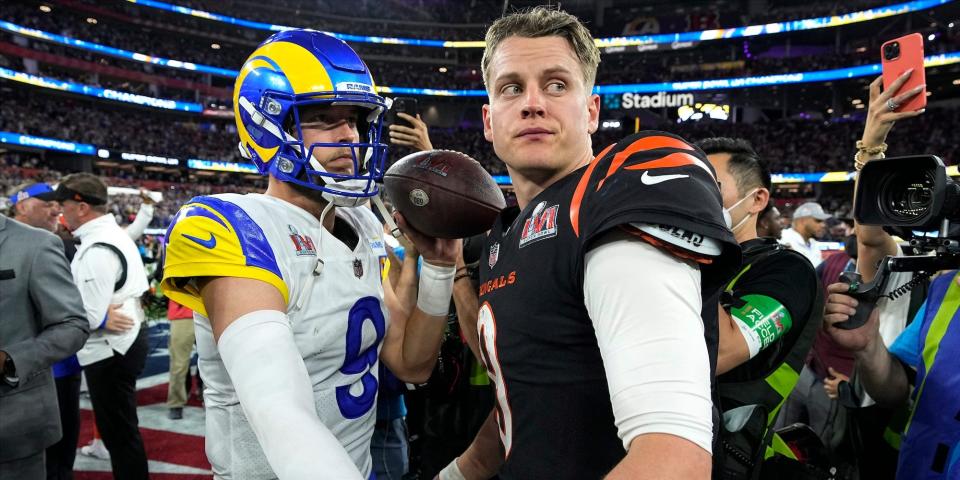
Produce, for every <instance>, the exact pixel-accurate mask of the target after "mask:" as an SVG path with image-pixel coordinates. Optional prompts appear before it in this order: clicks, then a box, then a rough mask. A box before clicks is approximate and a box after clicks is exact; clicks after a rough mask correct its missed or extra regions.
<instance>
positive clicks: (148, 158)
mask: <svg viewBox="0 0 960 480" xmlns="http://www.w3.org/2000/svg"><path fill="white" fill-rule="evenodd" d="M120 158H121V159H123V160H126V161H128V162H143V163H156V164H158V165H180V160H178V159H176V158H169V157H161V156H159V155H144V154H142V153H130V152H122V153H120Z"/></svg>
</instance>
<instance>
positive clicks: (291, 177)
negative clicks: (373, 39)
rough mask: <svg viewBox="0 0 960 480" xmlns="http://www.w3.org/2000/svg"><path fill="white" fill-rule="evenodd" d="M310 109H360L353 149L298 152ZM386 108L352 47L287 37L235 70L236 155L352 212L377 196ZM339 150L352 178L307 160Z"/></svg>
mask: <svg viewBox="0 0 960 480" xmlns="http://www.w3.org/2000/svg"><path fill="white" fill-rule="evenodd" d="M317 104H328V105H352V106H356V107H360V109H361V110H362V112H363V113H361V115H360V120H359V122H358V130H359V131H360V142H358V143H315V144H312V145H304V144H303V142H302V141H301V140H300V139H302V138H303V131H302V129H301V127H300V109H301V108H302V107H304V106H308V105H317ZM388 108H389V105H388V103H387V100H386V99H385V98H384V97H381V96H379V95H377V93H376V88H375V85H374V82H373V77H372V76H371V75H370V70H369V69H368V68H367V65H366V64H365V63H364V62H363V60H361V59H360V57H359V56H358V55H357V53H356V52H354V51H353V49H352V48H350V47H349V46H348V45H347V44H346V43H344V42H343V41H341V40H338V39H336V38H334V37H332V36H330V35H327V34H325V33H322V32H318V31H315V30H306V29H295V30H286V31H283V32H280V33H277V34H274V35H272V36H271V37H270V38H268V39H267V40H266V41H265V42H263V43H262V44H260V46H259V47H257V49H256V50H255V51H254V52H253V53H252V54H251V55H250V57H249V58H248V59H247V61H246V62H245V63H244V64H243V68H241V69H240V74H239V75H238V76H237V81H236V84H235V85H234V91H233V110H234V116H235V118H236V122H237V132H238V133H239V135H240V153H241V155H243V156H244V157H245V158H248V159H251V160H253V163H254V164H256V166H257V169H258V170H259V171H260V173H261V174H263V175H267V174H269V175H273V176H274V177H276V178H277V179H279V180H281V181H284V182H290V183H294V184H297V185H301V186H304V187H307V188H311V189H314V190H320V191H322V192H323V196H324V198H326V199H327V200H328V201H331V202H333V203H334V204H336V205H340V206H353V205H356V204H358V203H360V202H362V201H363V200H364V199H365V198H367V197H371V196H374V195H376V194H377V193H378V185H377V182H379V181H381V180H382V178H383V171H384V163H385V160H386V153H387V145H386V144H384V143H382V142H381V134H382V130H383V113H384V112H385V111H386V110H387V109H388ZM364 114H365V115H366V116H364ZM291 132H293V133H295V134H296V135H292V134H291ZM344 147H348V148H349V149H350V151H351V155H352V157H353V165H354V170H353V174H339V173H332V172H327V171H326V170H324V168H323V166H322V165H321V164H320V162H319V161H317V160H316V159H314V157H313V151H314V149H315V148H344Z"/></svg>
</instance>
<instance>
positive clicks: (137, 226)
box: [126, 203, 154, 242]
mask: <svg viewBox="0 0 960 480" xmlns="http://www.w3.org/2000/svg"><path fill="white" fill-rule="evenodd" d="M153 211H154V207H153V205H149V204H146V203H141V204H140V210H137V216H136V217H135V218H134V219H133V223H131V224H130V225H127V228H126V230H127V235H129V236H130V238H131V239H132V240H133V241H134V242H136V241H137V239H139V238H140V236H141V235H143V231H144V230H146V229H147V226H149V225H150V220H153Z"/></svg>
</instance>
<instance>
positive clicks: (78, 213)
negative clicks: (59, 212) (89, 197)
mask: <svg viewBox="0 0 960 480" xmlns="http://www.w3.org/2000/svg"><path fill="white" fill-rule="evenodd" d="M84 205H86V204H83V203H81V202H77V201H74V200H64V201H63V203H62V204H61V206H62V209H63V221H64V222H65V223H66V224H67V228H68V229H70V231H73V230H76V229H77V228H79V227H80V225H82V223H81V222H80V218H81V217H82V216H83V210H84ZM87 208H89V207H87Z"/></svg>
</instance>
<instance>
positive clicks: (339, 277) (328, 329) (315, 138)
mask: <svg viewBox="0 0 960 480" xmlns="http://www.w3.org/2000/svg"><path fill="white" fill-rule="evenodd" d="M233 99H234V113H235V116H236V122H237V129H238V133H239V136H240V150H241V153H242V154H243V155H244V156H245V157H247V158H250V159H251V160H252V161H253V162H254V163H255V164H256V166H257V167H258V169H259V171H260V172H261V173H262V174H269V184H268V185H269V186H268V188H267V191H266V193H265V194H248V195H239V194H222V195H213V196H206V197H197V198H194V199H192V200H191V201H190V202H189V203H187V204H186V205H184V206H183V208H182V209H181V210H180V212H179V213H178V215H177V217H176V218H175V220H174V222H173V223H172V224H171V225H170V227H169V229H168V231H167V236H166V242H167V247H166V252H167V253H166V262H165V265H164V279H163V288H164V291H165V293H166V294H167V295H168V296H169V297H170V298H171V299H173V300H174V301H176V302H179V303H181V304H184V305H186V306H188V307H190V308H192V309H193V310H194V311H195V312H196V313H195V322H196V335H197V349H198V352H199V356H200V360H199V366H200V371H201V376H203V378H204V382H205V385H206V389H205V391H204V400H205V406H206V427H207V447H206V450H207V456H208V457H209V459H210V463H211V465H212V466H213V471H214V475H215V476H216V478H222V479H231V478H235V479H270V478H281V479H306V478H311V479H312V478H330V479H333V478H337V479H339V478H350V479H355V478H356V479H362V478H372V473H371V458H370V438H371V434H372V431H373V427H374V422H375V409H374V407H375V405H376V395H377V385H378V378H377V375H378V361H379V360H381V359H382V360H383V362H384V363H385V365H386V366H387V367H388V368H389V369H390V370H391V371H392V372H394V373H395V374H396V375H397V376H398V377H399V378H401V379H403V380H405V381H408V382H416V383H420V382H423V381H425V380H426V379H427V377H428V376H429V374H430V372H431V370H432V368H433V364H434V361H435V359H436V357H437V352H438V349H439V345H440V338H441V335H442V332H443V329H444V327H445V324H446V322H445V319H446V313H447V309H448V306H449V302H450V296H451V291H452V288H453V275H454V265H455V261H456V258H457V256H458V255H459V251H460V248H461V247H460V243H459V241H458V240H456V241H455V240H438V239H434V238H428V237H425V236H423V235H422V234H419V233H418V232H416V231H415V230H412V229H410V228H408V227H406V224H405V222H404V221H403V218H402V217H398V218H397V220H398V223H400V226H401V227H404V228H403V230H404V232H405V233H406V234H407V235H408V236H409V237H410V238H411V239H412V240H413V241H414V243H415V244H416V246H417V249H418V250H419V251H420V252H421V255H422V257H423V266H422V270H421V274H420V280H419V282H420V283H419V294H418V297H417V299H416V305H403V304H402V303H403V302H400V301H398V300H397V297H396V296H395V295H393V293H392V290H391V288H390V285H389V282H383V283H382V282H381V275H380V262H381V260H382V259H383V258H385V257H386V252H385V250H384V241H383V229H382V226H381V225H380V223H379V221H378V220H377V218H376V217H375V216H374V214H373V212H372V211H371V210H370V209H368V208H365V207H364V206H362V204H363V203H364V202H365V201H366V200H368V199H370V198H374V199H375V202H378V201H379V199H377V198H376V197H375V195H376V194H377V185H376V183H375V182H376V181H377V180H380V179H381V178H382V176H383V169H384V157H385V153H386V145H384V144H383V143H381V141H380V134H381V129H382V122H381V119H382V116H383V113H384V111H385V110H386V109H387V108H388V105H387V103H386V101H385V99H384V98H383V97H380V96H378V95H377V94H376V91H375V88H374V83H373V80H372V78H371V76H370V73H369V71H368V69H367V67H366V65H365V64H364V63H363V61H362V60H361V59H360V58H359V57H358V56H357V54H356V53H355V52H354V51H353V50H352V49H350V47H348V46H347V45H346V44H345V43H344V42H342V41H340V40H337V39H335V38H333V37H331V36H329V35H326V34H323V33H320V32H316V31H312V30H288V31H285V32H281V33H278V34H275V35H273V36H272V37H270V38H269V39H268V40H267V41H266V42H264V43H263V44H261V45H260V46H259V47H258V48H257V50H256V51H254V52H253V54H252V55H251V56H250V58H249V59H248V60H247V61H246V63H245V64H244V65H243V68H242V69H241V70H240V73H239V75H238V77H237V81H236V86H235V90H234V97H233ZM381 206H382V204H381Z"/></svg>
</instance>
